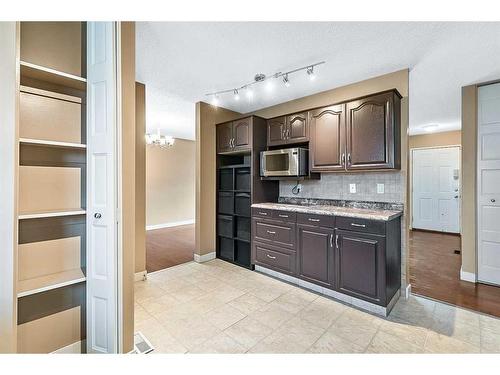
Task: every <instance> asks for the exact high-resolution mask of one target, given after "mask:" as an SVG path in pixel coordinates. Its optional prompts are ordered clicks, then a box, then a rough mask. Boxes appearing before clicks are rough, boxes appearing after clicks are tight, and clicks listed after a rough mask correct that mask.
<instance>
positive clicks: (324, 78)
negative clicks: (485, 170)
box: [136, 22, 500, 139]
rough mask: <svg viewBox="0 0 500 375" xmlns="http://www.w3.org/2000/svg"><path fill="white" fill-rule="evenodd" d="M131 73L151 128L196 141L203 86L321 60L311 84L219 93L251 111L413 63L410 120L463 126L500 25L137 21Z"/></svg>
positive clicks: (494, 64) (495, 66) (495, 74)
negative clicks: (466, 99) (468, 99)
mask: <svg viewBox="0 0 500 375" xmlns="http://www.w3.org/2000/svg"><path fill="white" fill-rule="evenodd" d="M136 38H137V57H136V59H137V80H138V81H140V82H144V83H145V84H146V86H147V127H148V129H150V130H152V129H156V128H158V127H160V128H161V129H163V130H164V132H165V133H168V134H170V135H173V136H175V137H179V138H187V139H194V128H195V125H194V117H195V115H194V103H195V102H197V101H200V100H202V101H209V99H208V98H207V97H206V96H205V94H206V93H208V92H212V91H218V90H222V89H228V88H233V87H237V86H241V85H242V84H244V83H246V82H248V81H251V80H252V78H253V76H254V75H255V74H256V73H265V74H271V73H274V72H276V71H286V70H291V69H294V68H297V67H300V66H304V65H307V64H311V63H314V62H318V61H322V60H325V61H326V64H324V65H322V66H320V67H318V68H317V70H316V72H317V79H316V80H315V81H313V82H310V81H309V80H308V79H307V77H306V74H305V72H302V73H296V74H295V75H291V76H290V82H291V85H290V87H285V86H284V85H283V84H282V83H281V81H278V80H275V85H274V87H273V88H272V89H270V90H269V89H268V87H266V86H265V84H262V85H256V86H255V89H254V97H253V99H252V100H249V99H247V98H246V96H245V95H241V98H240V100H239V101H235V100H234V97H233V95H231V94H227V95H225V96H221V97H220V105H221V106H223V107H226V108H229V109H232V110H234V111H237V112H241V113H247V112H250V111H253V110H256V109H260V108H265V107H268V106H271V105H274V104H277V103H281V102H285V101H288V100H291V99H295V98H299V97H302V96H307V95H310V94H313V93H316V92H320V91H324V90H328V89H332V88H335V87H339V86H343V85H346V84H349V83H353V82H356V81H361V80H364V79H367V78H371V77H374V76H378V75H381V74H385V73H390V72H392V71H396V70H399V69H403V68H410V128H411V132H412V133H413V134H417V133H421V132H422V131H423V130H422V127H423V126H426V125H428V124H437V125H439V127H438V131H443V130H450V129H458V128H459V127H460V91H461V87H462V86H464V85H468V84H471V83H477V82H484V81H488V80H492V79H498V78H500V53H499V51H500V23H439V22H438V23H429V22H425V23H415V22H413V23H412V22H408V23H406V22H405V23H399V22H398V23H389V22H387V23H362V22H344V23H342V22H328V23H321V22H303V23H286V22H271V23H267V22H266V23H255V22H243V23H221V22H219V23H217V22H210V23H191V22H186V23H175V22H139V23H137V37H136Z"/></svg>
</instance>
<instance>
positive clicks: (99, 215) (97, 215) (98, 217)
mask: <svg viewBox="0 0 500 375" xmlns="http://www.w3.org/2000/svg"><path fill="white" fill-rule="evenodd" d="M94 217H95V218H96V219H100V218H101V217H102V215H101V214H100V213H99V212H96V213H95V214H94Z"/></svg>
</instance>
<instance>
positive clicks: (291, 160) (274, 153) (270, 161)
mask: <svg viewBox="0 0 500 375" xmlns="http://www.w3.org/2000/svg"><path fill="white" fill-rule="evenodd" d="M308 154H309V150H308V149H307V148H300V147H296V148H284V149H280V150H270V151H262V152H261V153H260V175H261V176H263V177H275V176H276V177H278V176H291V177H299V176H306V175H307V174H308V173H309V162H308Z"/></svg>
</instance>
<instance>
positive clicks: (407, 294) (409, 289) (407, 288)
mask: <svg viewBox="0 0 500 375" xmlns="http://www.w3.org/2000/svg"><path fill="white" fill-rule="evenodd" d="M410 296H411V284H408V285H407V286H406V288H405V299H408V298H410Z"/></svg>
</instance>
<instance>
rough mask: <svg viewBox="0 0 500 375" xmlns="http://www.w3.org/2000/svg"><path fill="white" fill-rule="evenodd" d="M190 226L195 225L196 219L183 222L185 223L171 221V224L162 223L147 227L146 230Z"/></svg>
mask: <svg viewBox="0 0 500 375" xmlns="http://www.w3.org/2000/svg"><path fill="white" fill-rule="evenodd" d="M189 224H194V219H189V220H183V221H171V222H169V223H161V224H155V225H146V230H154V229H162V228H171V227H179V226H181V225H189Z"/></svg>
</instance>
